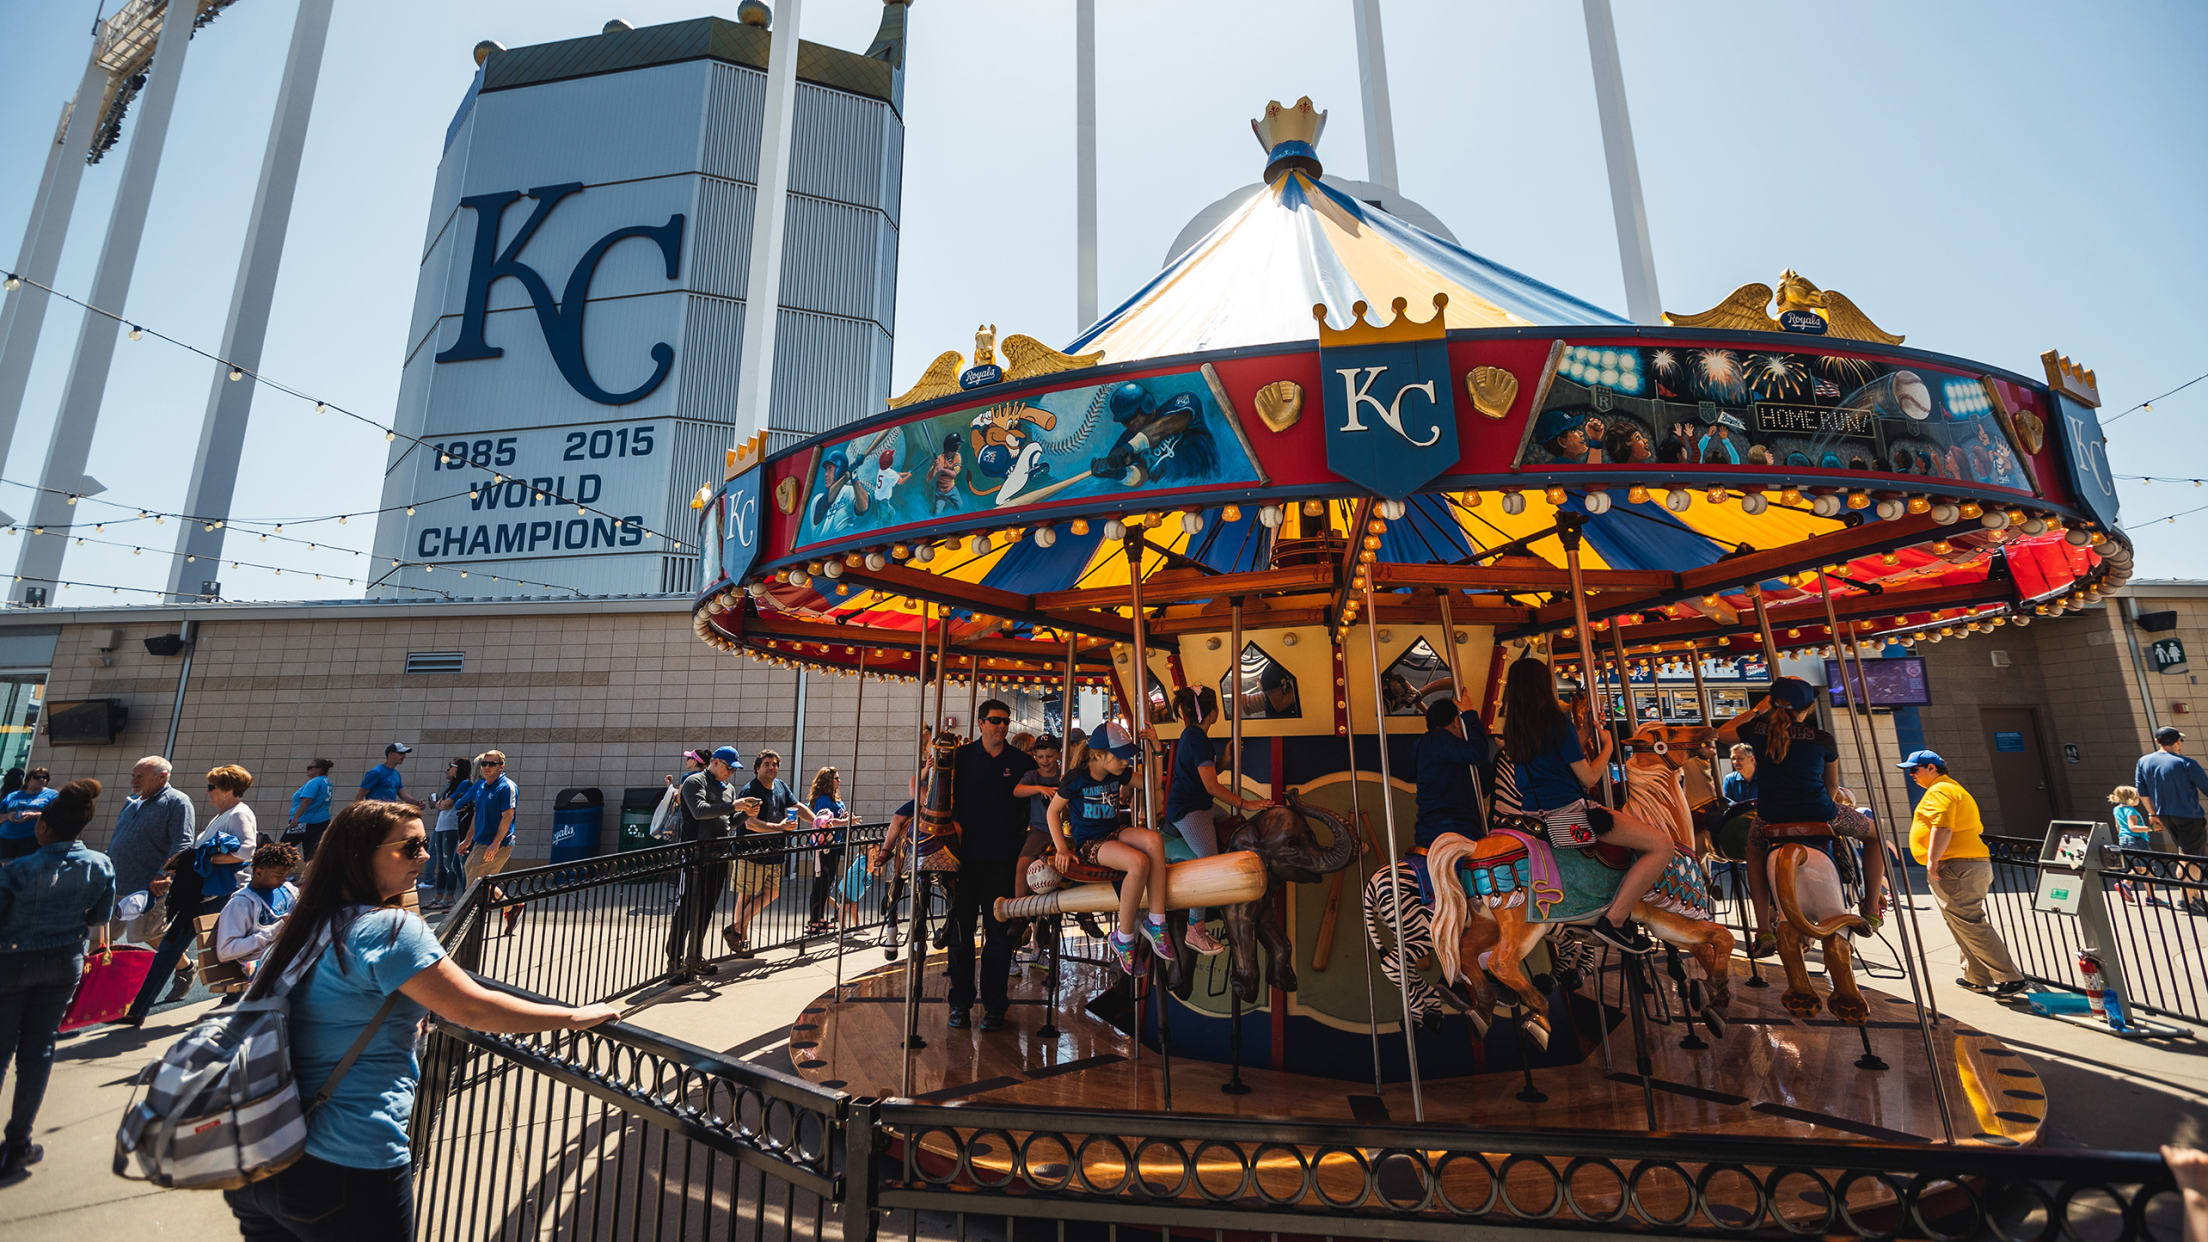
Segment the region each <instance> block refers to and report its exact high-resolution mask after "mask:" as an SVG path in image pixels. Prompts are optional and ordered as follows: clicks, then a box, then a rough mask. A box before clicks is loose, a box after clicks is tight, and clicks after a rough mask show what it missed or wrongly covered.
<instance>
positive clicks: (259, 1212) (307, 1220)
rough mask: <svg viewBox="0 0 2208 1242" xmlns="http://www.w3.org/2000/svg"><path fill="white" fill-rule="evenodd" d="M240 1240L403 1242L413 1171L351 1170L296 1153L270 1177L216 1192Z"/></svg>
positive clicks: (409, 1225) (409, 1226)
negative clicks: (235, 1220) (294, 1158)
mask: <svg viewBox="0 0 2208 1242" xmlns="http://www.w3.org/2000/svg"><path fill="white" fill-rule="evenodd" d="M222 1197H223V1201H224V1202H226V1203H228V1204H229V1205H230V1214H231V1215H232V1216H235V1217H237V1218H238V1236H239V1237H241V1238H243V1239H244V1242H309V1240H311V1242H355V1240H357V1242H404V1240H405V1239H409V1238H412V1237H413V1236H414V1169H413V1166H411V1165H404V1164H402V1165H400V1166H399V1167H397V1168H395V1169H351V1168H347V1167H345V1166H344V1165H341V1164H331V1163H330V1162H329V1161H327V1160H324V1159H322V1158H320V1157H318V1156H312V1155H302V1156H300V1157H299V1159H298V1160H297V1161H296V1162H295V1163H293V1164H292V1165H291V1166H290V1167H289V1168H286V1169H285V1170H284V1171H283V1172H281V1173H278V1174H277V1175H276V1176H274V1177H269V1178H263V1179H261V1180H260V1181H257V1182H254V1183H252V1184H251V1185H248V1186H242V1187H239V1188H238V1189H236V1190H225V1191H223V1192H222Z"/></svg>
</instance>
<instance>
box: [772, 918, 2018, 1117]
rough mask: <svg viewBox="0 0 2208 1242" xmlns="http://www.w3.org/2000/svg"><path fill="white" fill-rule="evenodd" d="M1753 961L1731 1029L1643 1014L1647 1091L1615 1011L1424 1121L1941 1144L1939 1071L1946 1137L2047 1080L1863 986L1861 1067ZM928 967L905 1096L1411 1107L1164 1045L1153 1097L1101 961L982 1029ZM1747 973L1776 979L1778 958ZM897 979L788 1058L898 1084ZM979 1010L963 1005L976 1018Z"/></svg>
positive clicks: (1068, 970) (2013, 1108) (2008, 1113)
mask: <svg viewBox="0 0 2208 1242" xmlns="http://www.w3.org/2000/svg"><path fill="white" fill-rule="evenodd" d="M1750 969H1751V967H1750V964H1749V963H1748V962H1746V961H1744V960H1742V959H1739V958H1736V959H1734V961H1733V970H1734V974H1735V980H1734V987H1733V1004H1732V1013H1731V1021H1730V1025H1729V1026H1728V1027H1727V1030H1726V1034H1725V1036H1724V1037H1723V1038H1722V1039H1712V1040H1708V1042H1709V1044H1710V1045H1711V1046H1710V1047H1709V1048H1707V1049H1704V1050H1689V1049H1683V1048H1680V1047H1679V1046H1678V1044H1679V1042H1680V1035H1681V1033H1682V1032H1681V1031H1680V1029H1679V1028H1677V1027H1671V1028H1664V1027H1652V1028H1651V1029H1650V1044H1651V1047H1650V1054H1651V1060H1652V1063H1653V1066H1654V1073H1653V1074H1652V1075H1651V1076H1650V1081H1649V1084H1648V1087H1647V1088H1646V1090H1645V1091H1644V1087H1643V1084H1642V1081H1641V1078H1640V1076H1639V1075H1638V1074H1636V1073H1634V1072H1633V1064H1634V1057H1633V1040H1632V1034H1631V1028H1630V1025H1629V1024H1620V1025H1619V1026H1618V1027H1617V1029H1616V1030H1614V1031H1612V1032H1611V1035H1610V1053H1611V1058H1612V1064H1611V1065H1610V1067H1609V1068H1607V1069H1606V1068H1605V1066H1604V1063H1603V1059H1602V1055H1601V1053H1600V1052H1599V1051H1598V1052H1595V1053H1591V1054H1590V1055H1589V1056H1588V1057H1587V1058H1586V1059H1585V1060H1583V1061H1581V1062H1579V1063H1578V1064H1576V1065H1571V1066H1565V1067H1558V1068H1547V1069H1538V1070H1535V1071H1534V1073H1533V1079H1534V1083H1535V1084H1536V1086H1537V1087H1538V1088H1539V1089H1540V1090H1541V1091H1542V1092H1543V1093H1545V1094H1546V1095H1547V1096H1548V1099H1547V1100H1546V1101H1545V1102H1541V1103H1527V1102H1524V1101H1521V1100H1519V1099H1517V1098H1516V1096H1517V1093H1518V1091H1519V1090H1520V1088H1521V1086H1522V1081H1521V1079H1520V1077H1519V1075H1518V1074H1517V1073H1515V1072H1512V1073H1494V1074H1481V1075H1476V1076H1467V1077H1458V1078H1444V1079H1427V1080H1425V1082H1424V1083H1423V1090H1424V1095H1425V1106H1426V1119H1427V1121H1428V1122H1438V1123H1442V1124H1460V1125H1475V1126H1483V1127H1504V1128H1548V1129H1570V1130H1623V1131H1657V1132H1668V1133H1701V1134H1724V1135H1728V1136H1733V1137H1745V1136H1763V1135H1769V1136H1782V1137H1788V1138H1814V1139H1828V1140H1853V1141H1862V1140H1866V1139H1870V1140H1883V1141H1898V1142H1922V1141H1931V1142H1940V1141H1943V1140H1944V1134H1943V1130H1942V1126H1941V1123H1940V1116H1939V1111H1938V1105H1937V1103H1936V1101H1935V1096H1934V1093H1933V1091H1932V1081H1933V1076H1934V1075H1935V1074H1936V1075H1938V1076H1939V1077H1940V1078H1941V1079H1943V1080H1944V1083H1945V1086H1946V1088H1947V1091H1946V1094H1947V1096H1948V1098H1949V1100H1950V1102H1951V1106H1952V1107H1953V1109H1954V1112H1955V1132H1956V1138H1957V1141H1959V1142H1962V1143H1977V1144H1989V1145H1996V1146H2003V1147H2008V1146H2016V1145H2019V1144H2026V1143H2030V1142H2032V1141H2034V1140H2035V1139H2036V1138H2037V1137H2038V1133H2039V1128H2040V1125H2041V1124H2042V1122H2043V1121H2044V1119H2045V1116H2046V1111H2047V1104H2048V1101H2047V1094H2046V1088H2045V1086H2044V1085H2043V1084H2042V1083H2041V1081H2040V1079H2039V1075H2038V1074H2037V1073H2036V1072H2035V1071H2034V1070H2033V1069H2032V1067H2031V1065H2030V1064H2029V1063H2028V1062H2027V1061H2026V1060H2025V1058H2024V1057H2022V1056H2020V1055H2019V1054H2017V1053H2016V1052H2015V1051H2013V1050H2011V1049H2009V1048H2006V1047H2004V1046H2002V1045H2001V1043H2000V1042H1999V1041H1997V1040H1996V1039H1994V1038H1993V1037H1992V1036H1991V1035H1988V1034H1986V1033H1984V1032H1982V1031H1978V1030H1976V1029H1973V1028H1970V1027H1967V1026H1959V1025H1958V1024H1957V1023H1956V1021H1955V1020H1954V1019H1953V1018H1947V1019H1944V1020H1943V1021H1942V1022H1941V1023H1940V1024H1939V1025H1938V1026H1937V1027H1935V1028H1934V1031H1933V1035H1934V1039H1933V1047H1934V1050H1935V1054H1936V1057H1937V1060H1936V1063H1935V1064H1933V1065H1927V1064H1926V1058H1925V1053H1924V1041H1923V1038H1922V1037H1921V1035H1920V1034H1919V1031H1918V1026H1917V1021H1916V1013H1915V1010H1914V1008H1913V1006H1912V1004H1911V1002H1910V1001H1908V1000H1907V999H1906V998H1902V997H1896V996H1892V995H1889V994H1886V993H1882V992H1879V991H1876V990H1874V989H1872V988H1870V987H1867V986H1866V987H1864V988H1863V994H1864V996H1865V998H1866V999H1867V1000H1869V1001H1870V1002H1871V1005H1872V1018H1871V1023H1870V1028H1869V1033H1870V1039H1871V1045H1872V1047H1873V1048H1874V1049H1875V1050H1876V1051H1877V1053H1878V1055H1879V1056H1880V1057H1882V1058H1883V1059H1884V1060H1885V1061H1886V1063H1887V1064H1888V1066H1890V1067H1891V1068H1889V1069H1886V1070H1882V1071H1866V1070H1862V1069H1858V1068H1856V1066H1855V1061H1856V1059H1857V1058H1858V1057H1859V1056H1861V1055H1862V1045H1861V1042H1860V1038H1859V1037H1858V1035H1857V1033H1856V1032H1855V1031H1854V1030H1852V1029H1850V1028H1847V1027H1844V1026H1842V1025H1841V1024H1839V1023H1837V1022H1834V1021H1832V1020H1830V1019H1829V1018H1820V1019H1815V1020H1811V1021H1809V1022H1803V1021H1800V1020H1797V1019H1795V1018H1793V1017H1791V1016H1789V1015H1788V1014H1787V1013H1786V1012H1785V1010H1784V1009H1782V1008H1781V1007H1780V1005H1779V999H1778V997H1779V992H1780V986H1772V987H1769V988H1750V987H1746V986H1743V983H1744V981H1745V979H1746V978H1747V975H1748V973H1749V971H1750ZM942 970H943V958H942V955H940V954H938V955H936V956H934V957H931V958H930V959H929V960H928V962H927V981H926V987H925V989H924V992H923V999H922V1001H921V1009H920V1031H921V1035H922V1037H923V1038H925V1039H926V1040H927V1045H928V1046H927V1047H926V1048H925V1049H924V1050H921V1051H920V1052H918V1053H916V1054H915V1056H914V1058H913V1086H912V1092H911V1095H912V1096H913V1097H914V1098H916V1099H919V1100H922V1101H929V1102H937V1103H948V1104H963V1103H982V1102H987V1103H991V1104H1017V1105H1021V1106H1031V1107H1041V1108H1089V1109H1136V1110H1155V1111H1172V1112H1177V1113H1187V1114H1193V1113H1205V1114H1215V1115H1230V1116H1252V1117H1266V1118H1283V1119H1284V1118H1293V1119H1296V1120H1302V1121H1327V1120H1341V1121H1352V1120H1354V1121H1382V1120H1393V1121H1402V1122H1407V1121H1410V1120H1411V1119H1412V1105H1411V1093H1410V1088H1409V1086H1408V1084H1404V1083H1390V1084H1388V1085H1387V1086H1386V1087H1385V1088H1384V1089H1383V1090H1382V1091H1381V1092H1380V1093H1379V1097H1378V1103H1377V1104H1376V1103H1375V1102H1374V1097H1373V1091H1372V1084H1371V1081H1370V1079H1369V1078H1368V1079H1363V1080H1357V1079H1348V1080H1344V1079H1331V1078H1319V1077H1311V1076H1305V1075H1299V1074H1287V1073H1277V1072H1274V1071H1270V1070H1264V1069H1247V1068H1246V1069H1244V1070H1243V1071H1242V1078H1243V1081H1244V1082H1245V1083H1247V1084H1248V1085H1249V1086H1250V1087H1251V1091H1250V1092H1249V1094H1247V1095H1227V1094H1225V1093H1223V1092H1221V1091H1220V1090H1219V1088H1220V1085H1221V1084H1223V1083H1225V1082H1226V1081H1227V1079H1228V1069H1227V1067H1226V1066H1225V1065H1221V1064H1216V1063H1213V1062H1208V1061H1199V1060H1196V1059H1194V1058H1191V1057H1186V1056H1183V1057H1176V1058H1175V1059H1174V1061H1173V1069H1172V1077H1173V1096H1172V1099H1171V1101H1170V1102H1168V1101H1167V1100H1166V1099H1165V1096H1164V1084H1163V1075H1162V1073H1161V1069H1162V1066H1161V1063H1160V1059H1159V1057H1158V1055H1157V1054H1156V1052H1155V1051H1153V1050H1152V1049H1149V1048H1143V1049H1141V1050H1140V1053H1139V1055H1137V1054H1136V1051H1135V1049H1134V1048H1133V1046H1132V1041H1131V1040H1130V1039H1129V1038H1128V1037H1127V1036H1126V1035H1124V1034H1122V1033H1121V1032H1120V1031H1118V1030H1117V1029H1115V1028H1113V1027H1111V1026H1110V1025H1108V1024H1106V1023H1105V1022H1103V1021H1102V1020H1100V1019H1098V1018H1096V1017H1093V1016H1092V1015H1090V1014H1089V1013H1087V1012H1086V1011H1085V1010H1084V1009H1083V1008H1082V1005H1083V1003H1084V1002H1085V1001H1086V1000H1087V999H1088V998H1089V997H1091V996H1093V995H1095V994H1096V993H1098V992H1100V991H1102V990H1103V989H1104V987H1105V986H1106V985H1107V984H1108V983H1109V982H1110V981H1111V976H1110V975H1109V974H1107V973H1106V972H1105V971H1104V970H1103V969H1102V968H1099V967H1095V966H1091V965H1088V964H1084V963H1073V962H1069V963H1067V964H1066V967H1065V972H1064V974H1065V978H1064V979H1063V981H1062V985H1061V986H1062V991H1061V993H1060V1004H1059V1007H1058V1013H1057V1024H1058V1027H1059V1034H1058V1036H1057V1038H1055V1039H1045V1038H1042V1037H1041V1036H1039V1035H1038V1034H1036V1032H1037V1030H1038V1028H1040V1027H1041V1026H1042V1025H1043V1022H1044V1016H1045V1006H1044V997H1043V992H1042V973H1041V970H1040V968H1039V967H1030V968H1028V969H1026V970H1024V971H1022V972H1021V973H1020V975H1019V976H1017V977H1016V978H1014V980H1013V981H1012V997H1013V1003H1012V1008H1011V1011H1010V1014H1009V1018H1010V1023H1009V1025H1008V1026H1007V1027H1006V1028H1005V1029H1004V1030H1001V1031H994V1032H990V1033H988V1034H983V1033H982V1032H981V1031H980V1030H979V1029H978V1026H977V1027H976V1028H972V1029H968V1030H963V1031H954V1030H951V1029H949V1028H948V1027H947V1026H946V1025H945V1019H946V1017H947V1016H948V1010H947V1009H946V1007H945V1004H944V1000H943V995H944V979H943V977H942ZM1764 971H1765V973H1766V975H1767V977H1768V978H1769V979H1771V980H1773V981H1774V982H1775V983H1783V981H1781V980H1779V975H1778V971H1777V970H1776V968H1775V967H1770V966H1766V967H1765V968H1764ZM904 978H905V974H904V968H903V966H902V965H901V964H900V965H897V966H891V967H885V968H883V969H881V970H878V971H876V972H874V973H872V974H868V975H864V976H861V977H859V978H857V979H855V980H852V981H850V982H847V983H846V984H845V985H844V987H843V990H842V994H841V996H840V997H837V996H831V995H823V996H821V997H820V998H818V999H817V1000H815V1001H813V1002H812V1003H811V1004H810V1005H808V1006H807V1007H806V1008H805V1010H804V1011H803V1013H802V1014H800V1015H799V1016H798V1017H797V1018H796V1019H795V1020H794V1021H793V1023H792V1024H791V1027H790V1043H789V1047H790V1057H791V1060H792V1062H793V1063H794V1065H795V1068H796V1071H797V1072H798V1073H799V1074H801V1075H803V1076H804V1077H806V1078H808V1079H810V1080H812V1081H815V1082H819V1083H822V1084H823V1085H826V1086H831V1087H841V1088H843V1089H845V1090H848V1091H850V1092H852V1093H853V1094H858V1095H874V1096H881V1097H893V1096H898V1095H901V1094H904V1093H903V1092H900V1091H899V1089H898V1085H899V1083H898V1080H899V1077H900V1074H901V1071H902V1066H903V1055H904V1054H903V1050H902V1047H901V1043H900V1026H901V1023H902V1020H903V1017H904V1012H905V1006H904ZM980 1016H981V1015H980V1013H979V1012H978V1010H977V1012H976V1013H975V1014H974V1017H975V1019H976V1021H977V1023H978V1020H979V1018H980ZM1383 1038H1388V1037H1387V1036H1383Z"/></svg>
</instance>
